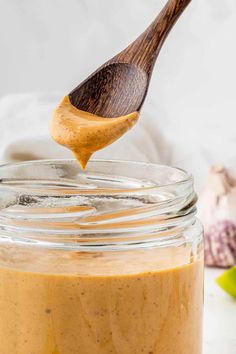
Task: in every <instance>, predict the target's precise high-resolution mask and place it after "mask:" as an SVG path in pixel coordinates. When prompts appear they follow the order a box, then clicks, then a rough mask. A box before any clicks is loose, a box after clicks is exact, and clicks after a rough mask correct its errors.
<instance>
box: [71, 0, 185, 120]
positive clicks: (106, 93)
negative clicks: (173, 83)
mask: <svg viewBox="0 0 236 354" xmlns="http://www.w3.org/2000/svg"><path fill="white" fill-rule="evenodd" d="M190 2H191V0H169V1H168V2H167V4H166V5H165V7H164V8H163V10H162V11H161V12H160V14H159V15H158V16H157V18H156V19H155V20H154V21H153V22H152V24H151V25H150V26H149V27H148V28H147V29H146V31H145V32H143V33H142V34H141V35H140V36H139V37H138V38H137V39H136V40H135V41H134V42H133V43H132V44H130V45H129V46H128V47H127V48H126V49H125V50H123V51H122V52H121V53H119V54H118V55H116V56H115V57H114V58H112V59H111V60H109V61H108V62H107V63H105V64H104V65H102V66H101V67H100V68H99V69H97V70H96V71H95V72H94V73H93V74H92V75H90V76H89V77H88V78H87V79H86V80H85V81H83V82H82V83H81V84H80V85H79V86H77V87H76V88H75V89H74V90H73V91H72V92H71V93H70V94H69V99H70V102H71V104H72V105H73V106H74V107H76V108H78V109H80V110H82V111H85V112H88V113H92V114H95V115H97V116H98V117H104V118H107V117H109V118H116V117H120V116H123V115H127V114H130V113H132V112H139V111H140V110H141V107H142V105H143V103H144V100H145V97H146V94H147V91H148V87H149V83H150V80H151V74H152V69H153V67H154V64H155V62H156V58H157V56H158V54H159V52H160V50H161V47H162V45H163V43H164V41H165V39H166V37H167V35H168V33H169V32H170V30H171V28H172V27H173V26H174V24H175V22H176V21H177V19H178V18H179V16H180V15H181V14H182V12H183V11H184V9H185V8H186V7H187V6H188V4H189V3H190Z"/></svg>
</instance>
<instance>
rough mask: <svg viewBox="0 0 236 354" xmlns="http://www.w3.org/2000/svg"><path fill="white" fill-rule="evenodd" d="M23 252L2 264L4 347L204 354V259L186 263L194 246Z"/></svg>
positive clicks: (85, 353) (22, 353)
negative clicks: (98, 250)
mask: <svg viewBox="0 0 236 354" xmlns="http://www.w3.org/2000/svg"><path fill="white" fill-rule="evenodd" d="M18 251H19V252H18V254H17V255H15V256H13V257H14V260H13V261H12V264H11V265H10V264H8V267H7V268H4V267H1V269H0V313H1V318H4V321H3V320H2V321H0V352H1V353H4V354H190V353H191V354H201V335H200V333H201V325H202V303H203V291H202V289H203V262H202V257H201V260H198V261H197V260H196V261H194V262H193V263H190V264H185V265H182V264H183V263H184V262H186V261H187V259H188V257H189V251H190V250H189V251H188V250H186V248H184V247H183V248H176V247H175V248H172V249H169V250H165V249H150V250H143V251H142V250H140V251H137V250H135V251H133V252H131V251H128V252H127V253H126V252H122V253H121V254H120V253H119V252H118V253H119V254H116V253H117V252H111V253H110V252H108V253H107V252H106V253H104V254H99V253H78V252H76V253H70V254H66V255H65V254H62V253H61V252H62V251H61V250H59V251H53V252H52V251H50V250H48V251H46V252H45V249H42V251H40V250H34V251H33V252H32V251H31V253H30V250H29V251H28V250H26V249H25V250H24V251H23V253H21V251H20V249H19V250H18ZM6 252H8V250H7V249H6ZM9 252H12V254H13V253H14V252H15V250H14V249H13V250H12V251H11V250H10V249H9ZM54 253H55V254H54ZM9 254H10V253H9ZM35 259H37V260H38V261H37V262H36V261H35ZM2 265H3V264H2ZM32 268H34V269H33V270H32ZM3 284H4V286H3Z"/></svg>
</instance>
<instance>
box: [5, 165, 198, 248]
mask: <svg viewBox="0 0 236 354" xmlns="http://www.w3.org/2000/svg"><path fill="white" fill-rule="evenodd" d="M0 191H2V192H3V194H2V198H1V205H0V229H1V230H2V235H3V237H4V238H5V239H6V240H9V237H10V238H11V239H13V241H14V242H16V240H17V242H19V243H22V242H26V243H28V244H29V243H31V244H36V245H39V246H40V245H41V246H42V245H43V246H45V247H53V248H55V247H56V248H63V249H65V248H67V249H68V248H70V247H71V248H72V249H75V247H76V248H77V249H79V248H82V249H83V250H86V249H88V248H92V249H94V247H103V248H107V249H110V248H112V249H113V246H114V245H116V248H117V245H118V244H120V245H121V246H122V247H123V246H124V245H130V244H132V245H137V244H139V246H140V245H141V244H142V245H144V244H148V243H149V247H150V244H151V243H153V242H154V239H155V242H154V243H157V242H158V244H159V245H160V243H161V242H162V245H164V244H168V242H171V243H173V242H179V241H180V240H179V237H178V232H179V231H178V232H177V230H179V229H181V230H182V229H183V228H184V227H186V225H187V224H188V225H189V223H193V222H195V220H194V215H195V211H196V208H195V202H196V199H195V194H194V191H193V177H192V175H191V174H189V173H187V172H186V171H184V170H182V169H180V168H175V167H169V166H165V165H157V164H151V163H145V162H133V161H132V162H131V161H121V160H92V161H91V162H90V163H89V164H88V167H87V169H86V171H85V172H83V173H82V170H81V169H80V167H79V164H78V163H77V161H76V160H72V159H70V160H65V159H57V160H37V161H26V162H22V163H10V164H4V165H1V166H0ZM7 197H8V198H9V201H8V202H7ZM4 198H5V199H6V200H5V202H4ZM91 201H92V202H91ZM90 202H91V203H95V204H96V206H95V209H96V210H95V209H94V208H92V207H93V205H92V204H91V203H90ZM68 203H69V204H68ZM78 203H81V205H80V209H78V205H79V204H78ZM86 203H87V204H86ZM89 203H90V204H89ZM99 203H100V204H101V205H102V206H101V205H99ZM59 205H63V208H60V207H59ZM48 206H49V207H48ZM110 206H111V209H110V210H108V211H107V210H106V211H105V212H103V210H101V209H102V208H105V209H107V208H108V207H110ZM45 208H46V210H45ZM81 208H82V209H81ZM93 209H94V210H93ZM127 210H128V211H129V212H128V213H127ZM13 234H14V235H13ZM49 234H50V237H49ZM26 235H27V236H26ZM52 235H53V237H52ZM108 235H109V237H108ZM121 235H122V236H121ZM147 235H148V237H147ZM129 247H130V246H129ZM135 247H136V246H135Z"/></svg>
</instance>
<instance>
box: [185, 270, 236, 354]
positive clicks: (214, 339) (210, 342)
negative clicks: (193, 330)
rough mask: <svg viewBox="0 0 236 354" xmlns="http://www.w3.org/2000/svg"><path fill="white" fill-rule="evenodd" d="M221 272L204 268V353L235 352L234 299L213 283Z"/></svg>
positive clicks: (235, 311) (229, 353) (235, 319)
mask: <svg viewBox="0 0 236 354" xmlns="http://www.w3.org/2000/svg"><path fill="white" fill-rule="evenodd" d="M222 272H223V270H219V269H210V268H206V270H205V316H204V351H203V352H204V354H236V300H235V299H233V298H231V297H230V296H228V295H227V294H226V293H225V292H224V291H222V290H221V288H219V287H218V285H217V284H216V283H215V279H216V278H217V276H219V275H220V274H222ZM189 354H191V353H189Z"/></svg>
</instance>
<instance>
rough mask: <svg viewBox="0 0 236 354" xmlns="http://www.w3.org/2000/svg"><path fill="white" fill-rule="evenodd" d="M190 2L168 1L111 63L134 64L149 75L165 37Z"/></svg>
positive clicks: (186, 0)
mask: <svg viewBox="0 0 236 354" xmlns="http://www.w3.org/2000/svg"><path fill="white" fill-rule="evenodd" d="M190 2H191V0H169V1H168V3H167V4H166V5H165V7H164V8H163V10H162V11H161V12H160V14H159V15H158V16H157V18H156V19H155V20H154V21H153V22H152V23H151V25H150V26H149V27H148V28H147V29H146V31H145V32H143V33H142V34H141V35H140V36H139V37H138V38H137V39H136V40H135V41H134V42H133V43H131V44H130V45H129V46H128V47H127V48H126V49H125V50H123V51H122V52H121V53H119V54H118V55H116V56H115V58H113V59H112V60H111V62H112V61H113V60H114V59H115V61H117V60H120V61H124V62H128V63H132V64H136V65H137V66H139V67H140V68H142V69H143V70H144V71H145V72H146V73H147V74H150V73H151V71H152V69H153V66H154V64H155V61H156V58H157V56H158V54H159V52H160V50H161V47H162V45H163V43H164V41H165V39H166V37H167V36H168V34H169V32H170V30H171V29H172V27H173V26H174V24H175V22H176V21H177V20H178V18H179V17H180V15H181V14H182V12H183V11H184V10H185V8H186V7H187V6H188V5H189V3H190Z"/></svg>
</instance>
